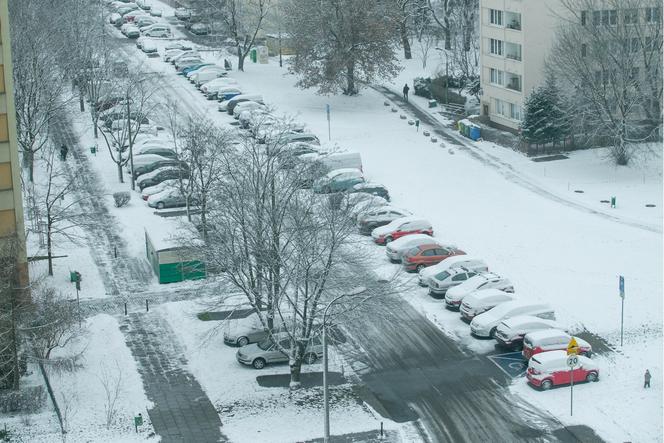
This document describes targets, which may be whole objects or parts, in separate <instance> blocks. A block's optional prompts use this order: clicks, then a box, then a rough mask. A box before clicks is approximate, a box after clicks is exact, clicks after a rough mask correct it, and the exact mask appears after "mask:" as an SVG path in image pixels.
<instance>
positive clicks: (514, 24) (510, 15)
mask: <svg viewBox="0 0 664 443" xmlns="http://www.w3.org/2000/svg"><path fill="white" fill-rule="evenodd" d="M505 27H506V28H507V29H514V30H515V31H520V30H521V14H518V13H516V12H505Z"/></svg>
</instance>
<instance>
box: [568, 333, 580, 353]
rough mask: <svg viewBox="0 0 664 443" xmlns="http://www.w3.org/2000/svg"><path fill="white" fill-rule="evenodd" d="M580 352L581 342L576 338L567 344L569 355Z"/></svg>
mask: <svg viewBox="0 0 664 443" xmlns="http://www.w3.org/2000/svg"><path fill="white" fill-rule="evenodd" d="M578 352H579V344H578V343H577V342H576V339H575V338H574V337H572V339H571V340H570V341H569V343H568V344H567V355H576V354H577V353H578Z"/></svg>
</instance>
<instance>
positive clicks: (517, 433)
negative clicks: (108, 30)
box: [118, 38, 602, 443]
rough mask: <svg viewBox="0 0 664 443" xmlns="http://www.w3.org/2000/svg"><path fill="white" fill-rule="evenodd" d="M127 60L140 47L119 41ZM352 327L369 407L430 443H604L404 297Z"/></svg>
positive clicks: (353, 360)
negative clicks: (543, 406) (538, 403)
mask: <svg viewBox="0 0 664 443" xmlns="http://www.w3.org/2000/svg"><path fill="white" fill-rule="evenodd" d="M118 43H119V45H118V46H119V49H120V51H121V52H123V53H124V55H125V56H127V57H129V58H132V57H134V56H133V55H132V54H131V53H130V52H129V51H127V49H128V47H129V45H133V44H134V41H131V42H129V41H127V40H126V39H123V38H121V39H118ZM164 80H165V79H162V80H160V84H161V86H162V88H163V89H162V92H163V94H164V96H170V97H177V98H178V99H181V100H179V101H178V103H179V104H180V106H181V110H182V111H184V112H188V113H192V114H194V115H196V114H197V113H198V112H199V110H198V109H196V105H195V104H192V103H191V97H192V95H195V93H194V92H193V91H192V92H189V91H184V90H180V89H179V88H175V87H173V85H172V83H171V82H170V81H164ZM375 301H376V305H374V306H371V307H369V309H367V310H366V312H363V313H362V315H357V316H354V318H353V319H350V320H348V321H347V322H345V325H344V327H345V329H346V330H347V332H348V334H347V336H348V338H349V340H348V342H347V343H344V344H343V345H340V346H339V348H340V350H341V351H342V352H343V354H344V357H345V359H346V360H347V361H348V362H350V364H351V365H352V366H353V369H354V371H355V373H356V374H357V375H358V377H359V381H360V382H361V383H362V384H363V388H364V389H363V390H364V392H365V400H366V401H367V402H368V403H370V404H371V406H372V407H374V409H376V410H377V411H378V412H379V413H380V414H382V415H383V416H385V417H387V418H389V419H391V420H394V421H396V422H400V423H403V422H408V421H415V420H416V421H417V422H418V423H419V429H420V430H421V432H420V435H421V437H422V439H423V440H424V441H428V442H432V443H434V442H436V443H437V442H455V443H457V442H584V443H588V442H601V441H602V440H601V439H600V438H599V437H597V436H596V435H595V433H594V432H593V431H592V430H591V429H590V428H587V427H585V426H575V427H564V426H563V425H561V424H560V422H559V421H558V420H556V418H555V417H552V416H550V415H549V414H547V413H545V412H542V411H539V410H537V409H535V408H534V407H533V406H531V405H529V404H527V403H525V402H523V401H522V400H520V399H519V398H517V397H515V396H512V395H511V394H510V393H509V391H508V389H507V386H508V384H509V383H510V382H511V380H510V379H509V378H508V376H507V375H506V374H504V373H503V372H502V371H501V370H500V369H499V368H498V367H497V366H496V365H495V364H493V363H492V362H491V361H490V360H489V359H488V358H487V356H484V355H477V354H474V353H472V352H470V351H468V350H466V349H464V348H463V347H461V345H460V344H459V343H457V342H455V341H454V340H453V339H451V338H449V337H448V336H446V335H445V334H444V333H443V332H442V331H441V330H440V329H438V328H437V327H436V326H435V325H434V324H432V323H431V322H429V321H428V320H427V319H426V318H425V317H424V316H423V315H422V314H420V313H419V312H417V311H416V310H415V309H414V308H413V307H412V306H411V305H410V304H409V303H408V302H407V301H406V300H404V299H403V298H401V297H400V296H397V295H386V296H384V297H382V298H380V299H376V300H375Z"/></svg>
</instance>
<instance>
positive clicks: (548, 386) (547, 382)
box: [542, 380, 553, 391]
mask: <svg viewBox="0 0 664 443" xmlns="http://www.w3.org/2000/svg"><path fill="white" fill-rule="evenodd" d="M552 386H553V383H551V380H544V381H543V382H542V390H543V391H548V390H549V389H551V387H552Z"/></svg>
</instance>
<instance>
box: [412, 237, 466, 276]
mask: <svg viewBox="0 0 664 443" xmlns="http://www.w3.org/2000/svg"><path fill="white" fill-rule="evenodd" d="M465 254H466V253H465V252H463V251H462V250H461V249H457V248H455V247H454V246H441V245H439V244H434V243H430V244H426V245H419V246H415V247H414V248H412V249H410V250H409V251H407V252H406V253H405V254H404V255H403V257H402V259H401V262H402V263H403V267H404V269H405V270H406V271H408V272H413V271H417V272H420V270H422V269H423V268H426V267H427V266H432V265H437V264H438V263H440V262H441V261H443V260H445V259H446V258H448V257H452V256H453V255H465Z"/></svg>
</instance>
